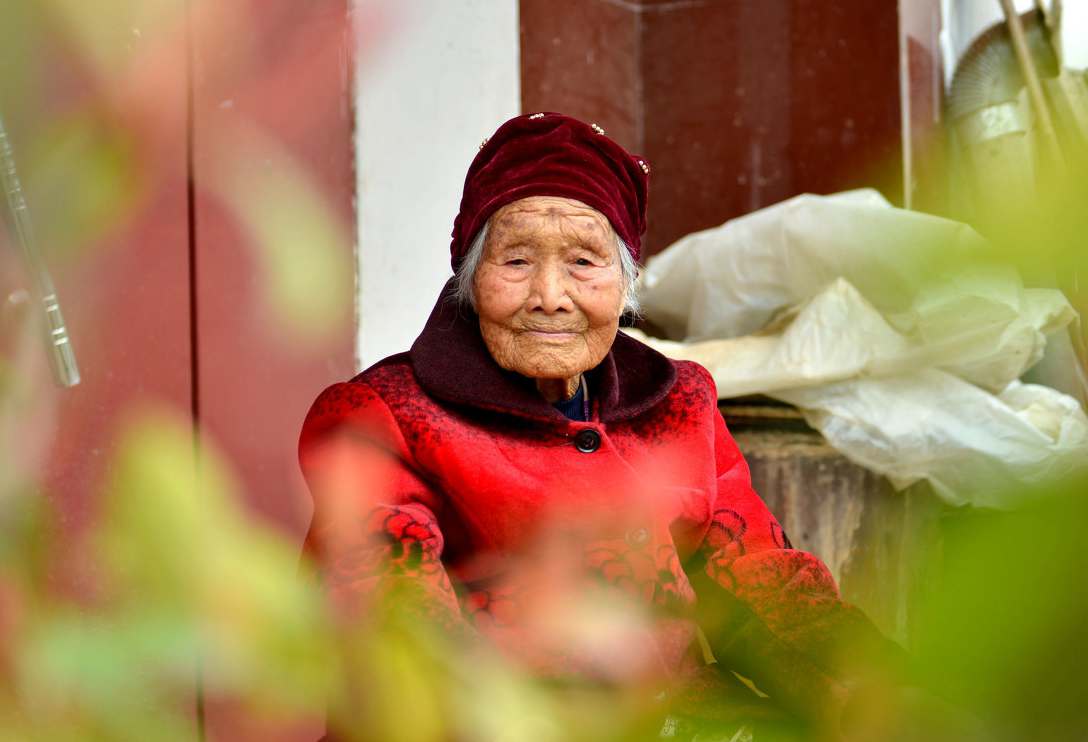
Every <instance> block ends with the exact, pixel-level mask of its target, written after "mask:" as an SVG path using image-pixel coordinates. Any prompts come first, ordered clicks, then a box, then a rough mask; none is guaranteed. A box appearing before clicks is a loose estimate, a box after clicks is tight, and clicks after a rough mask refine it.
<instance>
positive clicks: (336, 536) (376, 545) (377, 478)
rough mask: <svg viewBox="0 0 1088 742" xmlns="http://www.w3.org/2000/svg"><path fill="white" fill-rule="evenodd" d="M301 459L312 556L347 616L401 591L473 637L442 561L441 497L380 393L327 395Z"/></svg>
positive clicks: (310, 419)
mask: <svg viewBox="0 0 1088 742" xmlns="http://www.w3.org/2000/svg"><path fill="white" fill-rule="evenodd" d="M299 463H300V465H301V468H302V472H303V475H304V477H305V479H306V482H307V485H308V486H309V488H310V493H311V495H312V497H313V502H314V516H313V521H312V524H311V526H310V531H309V534H308V535H307V537H306V545H305V551H306V553H307V555H308V556H309V557H310V558H311V559H312V560H313V562H314V563H315V566H316V567H317V570H318V573H319V575H320V576H321V578H322V581H323V583H324V585H325V589H326V590H327V591H328V593H329V595H330V596H331V598H332V602H333V604H334V607H335V608H337V609H338V611H339V612H340V613H341V614H342V615H347V616H352V615H355V614H357V613H358V612H359V611H361V610H365V608H366V607H367V605H369V604H370V603H371V602H372V601H374V600H375V599H379V598H381V597H383V596H388V595H389V594H390V592H391V591H394V590H395V591H396V592H397V595H396V600H397V601H398V605H399V606H402V607H403V606H405V605H406V604H411V605H414V606H415V607H416V608H417V609H418V610H421V611H422V612H423V613H424V614H425V615H426V617H427V618H429V619H430V620H432V621H434V622H435V623H436V624H438V625H439V626H441V627H442V628H444V629H446V630H447V631H451V632H453V633H455V634H457V633H462V632H464V633H468V634H471V633H472V631H471V629H470V628H469V626H468V624H467V622H466V621H465V620H464V618H463V616H462V614H461V611H460V606H459V602H458V600H457V596H456V594H455V592H454V590H453V587H452V585H451V583H450V579H449V576H448V575H447V573H446V570H445V568H444V566H443V564H442V551H443V547H444V539H443V535H442V531H441V529H440V528H439V520H438V516H437V514H438V513H440V512H441V510H442V506H443V504H442V500H441V499H440V497H439V496H438V492H437V490H436V487H434V486H432V485H431V484H429V483H428V482H427V481H425V477H426V475H425V474H424V473H423V472H422V471H421V470H420V469H419V467H418V466H416V465H415V463H414V462H413V460H412V458H411V455H410V452H409V450H408V447H407V445H406V443H405V440H404V437H403V435H402V434H401V431H400V427H399V426H398V425H397V422H396V420H395V418H394V417H393V414H392V413H391V411H390V410H389V407H388V406H387V405H386V403H385V402H384V400H382V398H381V396H380V395H378V394H377V392H375V391H374V390H373V389H372V388H371V387H370V386H369V385H367V384H366V383H364V382H361V381H352V382H347V383H342V384H335V385H333V386H331V387H329V388H328V389H326V390H325V391H324V392H323V393H322V394H321V395H320V396H319V397H318V398H317V400H316V401H315V402H314V404H313V405H312V407H311V408H310V412H309V414H308V415H307V417H306V421H305V422H304V423H303V428H302V434H301V436H300V439H299Z"/></svg>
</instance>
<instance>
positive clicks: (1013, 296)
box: [640, 191, 1088, 507]
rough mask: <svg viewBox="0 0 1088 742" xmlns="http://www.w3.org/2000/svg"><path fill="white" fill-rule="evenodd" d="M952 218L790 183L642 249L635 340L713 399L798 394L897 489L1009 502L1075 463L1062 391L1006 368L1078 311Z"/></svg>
mask: <svg viewBox="0 0 1088 742" xmlns="http://www.w3.org/2000/svg"><path fill="white" fill-rule="evenodd" d="M985 249H986V245H985V243H984V242H983V241H982V240H981V238H979V237H978V235H977V234H976V233H974V232H973V231H972V230H971V229H970V228H969V227H967V226H966V225H963V224H959V223H957V222H952V221H949V220H946V219H940V218H938V217H933V216H929V215H925V214H919V213H915V212H910V211H905V210H902V209H896V208H893V207H891V206H890V205H889V204H888V203H887V202H886V201H884V199H883V198H882V197H880V196H879V194H877V193H876V192H874V191H852V192H849V193H845V194H839V195H836V196H829V197H819V196H799V197H797V198H794V199H791V200H790V201H787V202H784V203H782V204H778V205H776V206H772V207H770V208H767V209H764V210H761V211H759V212H755V213H753V214H749V215H747V216H745V217H742V218H740V219H736V220H734V221H731V222H728V223H726V224H725V225H722V226H721V227H716V228H714V229H709V230H705V231H703V232H699V233H696V234H693V235H689V236H687V237H685V238H683V239H681V240H680V241H679V242H677V243H676V244H674V245H673V246H671V247H670V248H668V249H667V250H666V251H664V252H663V253H661V254H660V255H658V256H656V257H655V258H653V259H651V260H650V262H649V264H648V265H647V267H646V271H645V273H644V276H643V286H642V297H641V298H642V302H643V307H644V310H645V312H646V315H647V317H648V319H650V320H651V321H652V322H654V323H655V324H657V325H658V326H661V327H663V328H664V329H666V330H667V331H668V332H669V333H670V336H672V337H676V338H684V341H682V342H676V341H668V340H658V339H653V338H645V336H641V335H640V337H642V338H644V339H645V340H646V341H647V342H649V343H650V344H651V345H653V346H655V347H657V348H658V349H659V350H661V351H662V352H664V353H665V354H666V355H670V356H672V357H675V358H686V359H689V360H695V361H698V362H699V363H702V364H703V365H704V366H706V367H707V368H708V369H709V370H710V371H711V373H712V374H713V376H714V379H715V382H716V383H717V385H718V394H719V397H723V398H724V397H736V396H741V395H745V394H754V393H763V394H769V395H771V396H774V397H777V398H779V399H782V400H785V401H787V402H790V403H792V404H795V405H796V406H798V407H800V408H801V409H802V411H803V412H804V414H805V416H806V419H808V421H809V422H810V424H812V425H813V427H815V428H817V429H818V430H820V431H821V432H822V433H823V434H824V436H825V437H826V438H827V440H828V441H829V442H830V443H831V445H833V446H834V447H835V448H837V449H838V450H840V451H841V452H842V453H843V454H845V455H846V456H848V457H849V458H851V459H853V460H855V461H857V462H859V463H861V464H863V465H865V466H867V467H868V468H870V469H872V470H874V471H877V472H880V473H882V474H885V475H887V476H888V477H889V478H890V479H891V481H892V482H893V484H895V485H896V486H900V487H905V486H907V485H908V484H910V483H912V482H914V481H917V480H919V479H928V480H929V481H930V482H931V483H932V484H933V485H934V488H935V490H936V491H937V492H938V493H939V494H941V495H942V496H943V497H944V498H945V499H947V500H948V501H950V502H953V503H956V504H962V503H966V502H973V503H975V504H980V505H988V506H995V507H1001V506H1007V505H1011V504H1013V502H1014V501H1015V499H1016V495H1015V492H1016V491H1017V488H1018V486H1019V487H1020V489H1021V490H1022V489H1026V487H1027V486H1029V485H1032V484H1035V483H1037V482H1039V481H1042V480H1043V479H1044V478H1045V477H1046V476H1048V475H1053V474H1064V473H1067V472H1069V471H1070V470H1071V469H1072V468H1074V467H1075V466H1077V465H1083V463H1085V462H1088V418H1086V417H1085V414H1084V412H1083V410H1082V409H1081V408H1080V406H1079V405H1078V404H1077V403H1076V401H1075V400H1073V399H1072V398H1070V397H1067V396H1065V395H1063V394H1060V393H1059V392H1056V391H1054V390H1053V389H1049V388H1047V387H1041V386H1033V385H1022V384H1018V383H1017V382H1016V380H1017V379H1018V377H1019V376H1020V375H1021V374H1023V373H1024V372H1025V371H1026V370H1027V369H1028V368H1030V367H1031V366H1032V365H1033V364H1034V363H1036V362H1037V361H1038V360H1039V358H1041V356H1042V353H1043V349H1044V347H1045V344H1046V335H1047V334H1049V333H1052V332H1055V331H1057V330H1059V329H1061V328H1063V327H1065V326H1066V325H1067V324H1068V323H1069V322H1071V321H1072V320H1073V318H1074V317H1075V314H1074V312H1073V310H1072V308H1071V307H1070V305H1069V303H1068V302H1067V301H1066V299H1065V297H1064V296H1062V294H1061V293H1060V292H1058V291H1055V290H1049V289H1025V288H1024V287H1023V285H1022V283H1021V281H1020V279H1019V277H1018V276H1017V275H1016V273H1015V272H1013V271H1011V270H1008V269H1000V268H995V267H992V266H989V267H988V266H986V265H985V263H984V262H983V261H982V260H980V258H982V257H984V256H985Z"/></svg>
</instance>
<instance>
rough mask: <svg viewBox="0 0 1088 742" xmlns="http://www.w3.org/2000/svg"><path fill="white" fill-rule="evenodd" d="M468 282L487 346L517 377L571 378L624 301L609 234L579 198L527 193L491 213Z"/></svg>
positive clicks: (588, 360) (600, 353) (605, 335)
mask: <svg viewBox="0 0 1088 742" xmlns="http://www.w3.org/2000/svg"><path fill="white" fill-rule="evenodd" d="M474 285H475V290H476V311H477V313H478V314H479V315H480V332H481V334H482V335H483V338H484V342H485V343H486V344H487V349H488V350H489V351H490V352H491V356H492V357H493V358H494V359H495V361H496V362H497V363H498V364H499V365H500V366H502V367H503V368H505V369H507V370H510V371H515V372H517V373H519V374H522V375H523V376H528V377H531V378H534V379H570V378H572V377H576V376H578V374H580V373H582V372H583V371H588V370H589V369H591V368H593V367H594V366H596V365H597V364H598V363H600V362H601V360H602V359H603V358H604V357H605V355H607V354H608V350H609V348H611V347H612V341H613V340H615V338H616V331H617V329H618V328H619V319H620V315H621V314H622V310H623V300H624V295H623V273H622V270H621V268H620V259H619V254H618V246H617V244H616V238H615V235H614V233H613V230H612V225H611V224H609V222H608V219H606V218H605V217H604V216H603V215H602V214H601V213H600V212H598V211H595V210H594V209H591V208H590V207H589V206H586V205H585V204H583V203H582V202H580V201H575V200H573V199H569V198H558V197H552V196H532V197H530V198H524V199H522V200H520V201H515V202H514V203H512V204H508V205H507V206H504V207H503V208H501V209H499V210H498V211H496V212H495V214H494V215H493V216H492V217H491V221H490V226H489V228H488V234H487V241H486V242H485V244H484V252H483V257H482V259H481V261H480V265H479V267H478V268H477V270H476V277H475V284H474Z"/></svg>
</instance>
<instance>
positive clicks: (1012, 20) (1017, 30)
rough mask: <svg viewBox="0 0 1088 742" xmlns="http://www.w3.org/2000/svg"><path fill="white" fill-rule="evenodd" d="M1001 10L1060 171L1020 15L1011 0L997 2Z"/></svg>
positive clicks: (1050, 122)
mask: <svg viewBox="0 0 1088 742" xmlns="http://www.w3.org/2000/svg"><path fill="white" fill-rule="evenodd" d="M998 2H999V3H1001V9H1002V10H1003V11H1004V13H1005V23H1006V25H1007V26H1008V27H1009V36H1010V37H1011V38H1012V47H1013V50H1014V51H1015V52H1016V59H1017V61H1018V62H1019V63H1020V71H1021V73H1022V74H1023V75H1024V84H1025V85H1026V86H1027V89H1028V96H1029V97H1030V98H1031V105H1032V107H1033V108H1034V109H1035V115H1036V116H1037V117H1038V121H1039V128H1040V129H1041V130H1042V132H1043V138H1044V139H1045V140H1046V143H1047V146H1048V148H1049V149H1050V153H1051V155H1052V156H1053V160H1054V166H1055V167H1056V168H1058V169H1059V170H1061V169H1062V166H1063V162H1062V154H1061V148H1060V146H1059V145H1058V134H1057V131H1056V130H1055V129H1054V120H1053V119H1052V118H1051V117H1050V108H1048V107H1047V103H1046V98H1045V97H1044V96H1043V86H1042V84H1041V83H1040V82H1039V74H1038V72H1036V70H1035V62H1034V61H1033V60H1032V58H1031V52H1030V51H1029V50H1028V41H1027V36H1026V35H1025V34H1024V24H1022V23H1021V22H1020V14H1019V13H1017V12H1016V8H1014V7H1013V5H1012V0H998Z"/></svg>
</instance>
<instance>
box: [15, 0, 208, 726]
mask: <svg viewBox="0 0 1088 742" xmlns="http://www.w3.org/2000/svg"><path fill="white" fill-rule="evenodd" d="M152 10H153V9H152V8H150V4H146V5H140V4H132V3H104V4H97V5H95V6H86V7H84V6H79V5H78V4H77V5H63V6H62V5H53V4H44V3H41V4H39V3H17V4H15V7H8V6H5V10H4V14H5V19H4V22H5V25H6V28H5V32H6V33H5V34H4V37H3V40H4V44H3V50H4V54H3V55H2V64H3V69H2V70H0V80H2V82H3V86H4V93H5V94H4V95H3V96H0V99H2V102H0V106H2V107H3V110H2V113H3V115H4V116H5V119H6V122H7V124H8V129H9V133H10V135H11V140H12V145H13V148H14V153H15V157H16V164H17V166H18V170H19V174H20V176H21V180H22V181H23V185H24V187H25V190H26V196H27V201H28V205H29V209H30V213H31V218H32V221H33V224H34V226H35V228H36V232H37V235H38V246H39V247H40V249H41V251H42V253H43V255H44V257H45V261H46V264H47V266H48V268H49V270H50V272H51V273H52V275H53V279H54V281H55V283H56V288H57V293H58V296H59V299H60V303H61V307H62V311H63V312H64V316H65V319H66V320H67V325H68V330H69V335H70V337H71V342H72V344H73V346H74V350H75V355H76V360H77V362H78V365H79V370H80V372H81V375H82V380H81V382H80V383H79V385H78V386H75V387H73V388H59V387H57V386H56V385H55V384H54V382H53V379H52V374H51V373H50V370H49V366H48V363H47V357H46V353H45V350H44V347H43V344H42V343H41V341H40V338H39V337H37V336H36V335H30V336H28V337H27V338H25V341H24V342H21V343H20V342H13V343H12V342H7V341H11V340H13V338H12V333H14V332H15V329H14V327H13V325H12V324H10V323H7V322H6V323H5V327H4V331H3V332H0V335H7V337H6V338H5V341H6V342H5V347H4V349H3V351H2V352H4V354H5V357H4V361H5V362H8V361H12V360H13V359H15V362H16V363H17V364H19V367H20V370H22V371H25V372H26V375H25V376H24V377H23V378H24V379H29V380H30V381H31V382H32V383H31V385H30V388H29V389H27V390H25V391H26V392H27V395H28V396H27V397H26V398H24V399H22V400H21V402H20V404H17V405H14V406H5V407H4V409H3V410H2V411H0V426H2V427H3V429H4V430H3V432H4V439H5V442H8V441H10V442H11V444H12V446H11V447H10V448H8V447H5V453H6V454H8V455H11V456H12V458H13V460H14V461H15V462H16V464H15V465H16V466H17V467H19V468H20V469H21V471H18V472H16V474H17V475H21V476H24V477H28V478H30V479H31V480H32V482H33V483H34V484H36V485H37V486H38V487H40V489H41V491H42V493H43V495H44V497H45V498H46V500H47V502H48V505H49V506H50V509H51V513H50V516H51V517H50V520H49V521H48V525H47V527H46V529H45V530H44V531H43V532H42V533H41V544H42V546H43V547H45V548H47V549H48V551H47V552H46V553H47V554H48V558H49V560H50V564H51V569H50V570H49V577H50V578H51V579H50V583H51V584H50V588H51V589H53V590H55V591H56V592H57V593H58V595H63V596H64V598H65V599H68V600H72V599H74V600H76V601H78V602H79V603H80V604H81V605H84V606H85V607H86V610H87V611H88V613H89V614H91V613H93V612H94V611H95V610H96V607H95V606H96V605H97V604H98V602H99V599H100V592H101V587H102V584H103V583H104V582H106V581H107V579H108V575H106V574H104V573H103V565H102V564H101V563H100V562H98V561H97V560H96V559H95V558H94V551H93V549H94V546H93V544H92V543H91V542H90V541H89V538H90V537H91V536H92V535H93V533H92V531H93V528H94V526H96V525H97V524H98V523H99V522H100V505H101V502H102V499H101V495H102V492H103V489H104V487H105V486H106V485H107V484H108V482H109V480H110V477H111V475H112V474H113V468H112V467H113V465H114V464H115V462H116V457H117V454H118V452H119V446H120V439H119V433H120V432H121V431H122V429H123V428H124V427H125V425H126V424H127V423H128V422H130V421H131V420H132V419H133V418H134V417H135V416H136V415H138V414H139V413H141V412H143V411H146V410H148V409H149V408H154V409H157V410H160V411H162V410H166V411H167V412H168V413H169V414H171V415H173V416H174V418H175V419H176V420H177V421H178V423H179V424H180V425H181V426H182V427H183V428H184V427H187V426H189V425H190V424H191V417H190V409H191V397H190V380H191V374H190V368H191V356H190V343H189V330H190V325H189V289H188V255H187V244H188V226H187V218H186V195H185V194H186V177H187V169H186V154H185V153H186V149H185V142H186V119H185V95H186V85H187V78H186V67H185V58H186V57H185V46H184V33H183V32H184V27H183V26H182V25H181V23H180V16H179V15H178V14H177V13H176V12H170V9H169V8H165V7H161V8H159V10H162V11H163V12H161V13H159V12H152ZM9 11H10V13H9ZM0 208H2V209H4V210H5V212H6V210H7V205H6V204H2V205H0ZM0 231H3V232H4V239H3V244H0V252H3V259H2V260H0V270H3V272H2V273H0V288H2V289H3V293H2V295H0V296H2V297H4V298H6V297H7V296H8V293H9V292H10V291H11V290H14V289H17V288H29V285H30V281H29V279H28V277H27V276H26V275H25V273H24V272H23V270H22V266H21V265H20V262H21V261H19V260H17V259H16V257H15V256H16V255H17V253H16V252H15V250H14V245H13V244H12V238H11V237H10V235H9V234H8V232H7V230H6V229H3V230H0ZM30 311H31V316H33V314H36V313H37V312H38V308H37V306H34V307H33V308H32V309H31V310H30ZM8 319H9V320H10V319H12V318H11V317H10V316H9V317H8ZM10 391H11V388H6V389H5V390H4V401H5V402H8V401H10V400H11V397H8V396H7V393H8V392H10ZM5 458H7V457H5ZM179 463H182V464H184V462H179ZM6 474H11V472H6ZM5 494H8V493H5ZM156 494H157V493H155V492H148V493H147V496H148V497H151V498H153V497H155V496H156ZM10 505H11V503H10V502H6V503H5V506H6V507H7V506H10ZM35 587H39V588H40V587H42V586H41V585H36V586H35ZM194 677H195V669H194ZM192 690H193V689H192V688H190V689H189V692H188V693H187V692H186V689H184V688H178V689H177V691H178V697H179V698H180V699H182V700H181V702H182V703H183V704H189V705H190V706H191V705H192V699H193V695H192ZM193 732H194V736H195V733H196V727H195V725H194V727H193Z"/></svg>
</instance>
